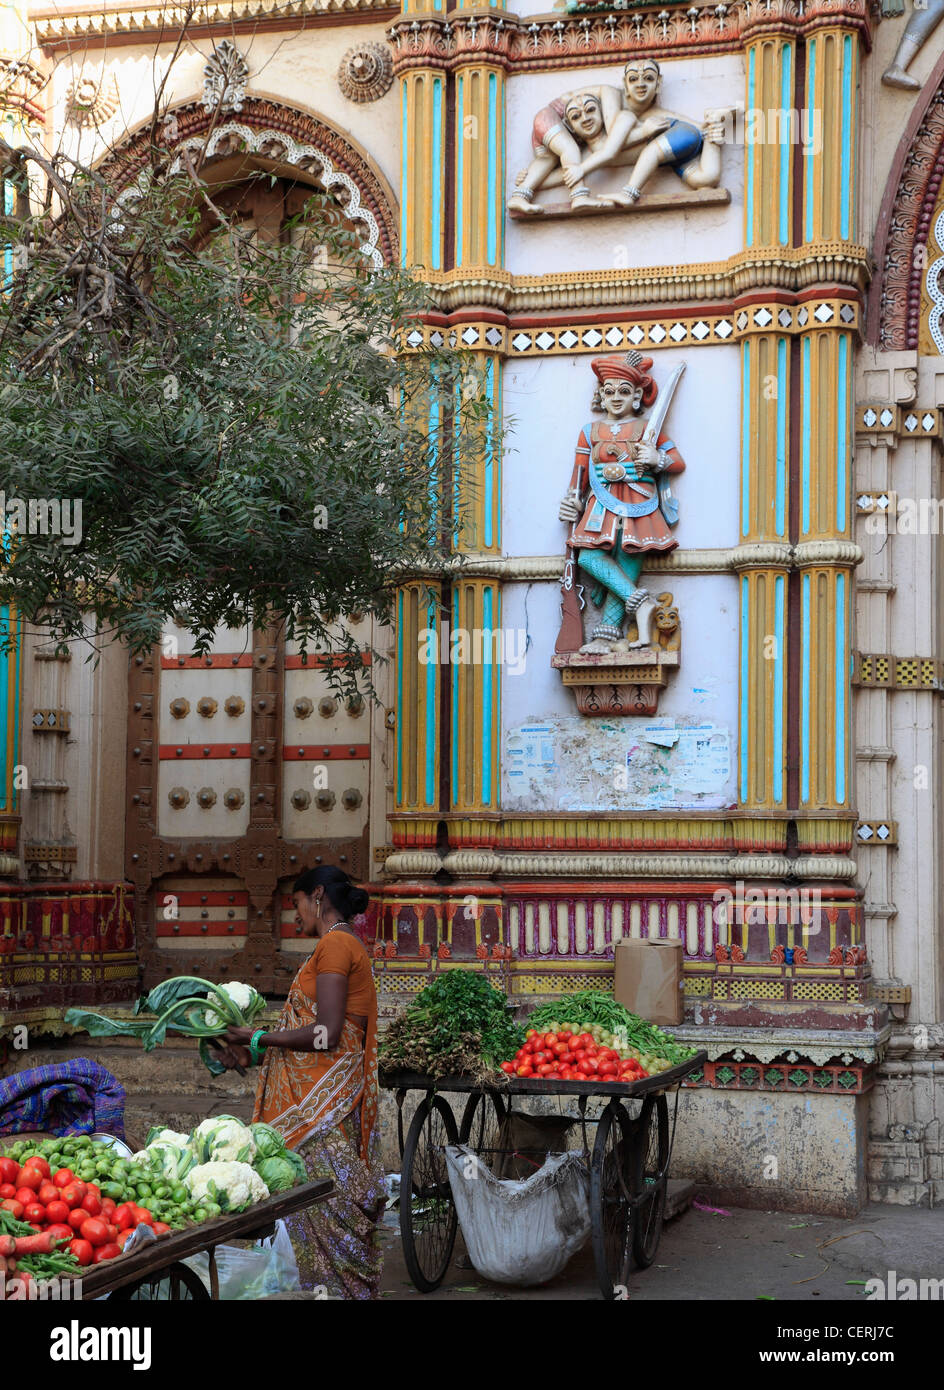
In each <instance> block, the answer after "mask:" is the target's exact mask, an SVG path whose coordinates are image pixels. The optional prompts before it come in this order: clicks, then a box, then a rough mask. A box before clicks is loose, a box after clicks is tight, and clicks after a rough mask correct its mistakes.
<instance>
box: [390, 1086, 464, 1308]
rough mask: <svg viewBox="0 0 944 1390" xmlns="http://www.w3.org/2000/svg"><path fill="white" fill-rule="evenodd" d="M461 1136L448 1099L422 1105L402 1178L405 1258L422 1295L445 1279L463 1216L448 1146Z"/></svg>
mask: <svg viewBox="0 0 944 1390" xmlns="http://www.w3.org/2000/svg"><path fill="white" fill-rule="evenodd" d="M458 1137H459V1132H458V1130H457V1129H456V1121H455V1116H454V1115H453V1113H452V1111H451V1110H450V1108H449V1105H448V1103H447V1102H446V1101H445V1100H443V1098H442V1096H427V1097H426V1099H425V1100H422V1101H420V1104H419V1105H418V1106H417V1108H416V1114H415V1115H414V1116H413V1123H412V1124H411V1125H410V1132H409V1134H408V1135H407V1136H406V1144H405V1145H404V1149H403V1168H402V1170H401V1175H400V1235H401V1237H402V1240H403V1258H404V1260H405V1261H406V1267H407V1269H408V1270H409V1273H410V1278H411V1279H412V1280H413V1283H414V1284H415V1285H416V1287H417V1288H418V1289H419V1291H420V1293H432V1291H433V1289H437V1288H438V1287H439V1285H440V1284H441V1283H442V1281H443V1277H444V1275H445V1273H446V1270H447V1269H448V1268H449V1261H450V1259H451V1258H452V1247H453V1245H454V1244H455V1240H456V1227H457V1226H458V1224H459V1218H458V1216H457V1215H456V1208H455V1205H454V1203H453V1200H452V1189H451V1187H450V1186H449V1174H448V1171H447V1169H446V1155H445V1152H444V1150H445V1147H446V1145H447V1144H455V1143H456V1141H457V1140H458Z"/></svg>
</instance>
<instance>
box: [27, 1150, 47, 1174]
mask: <svg viewBox="0 0 944 1390" xmlns="http://www.w3.org/2000/svg"><path fill="white" fill-rule="evenodd" d="M24 1166H25V1167H27V1168H35V1169H36V1171H37V1172H38V1173H39V1174H40V1175H41V1177H44V1178H48V1177H49V1164H48V1163H47V1162H46V1160H45V1159H44V1158H40V1157H39V1156H38V1155H37V1156H36V1158H28V1159H27V1160H26V1163H25V1165H24Z"/></svg>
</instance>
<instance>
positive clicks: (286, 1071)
mask: <svg viewBox="0 0 944 1390" xmlns="http://www.w3.org/2000/svg"><path fill="white" fill-rule="evenodd" d="M292 900H293V902H294V904H295V912H296V917H295V921H296V923H297V924H298V925H299V926H300V927H301V928H302V931H303V932H304V934H305V935H306V936H309V937H315V938H316V939H317V944H316V946H315V949H314V951H313V952H312V954H311V955H310V956H309V958H308V960H307V961H306V962H305V964H304V965H303V966H302V968H301V969H300V970H299V972H298V974H297V975H296V976H295V979H294V980H293V981H292V987H291V989H290V990H289V994H288V998H287V1000H286V1003H285V1008H284V1009H283V1010H282V1014H281V1017H280V1018H279V1022H278V1027H277V1028H276V1029H275V1030H274V1031H273V1032H271V1033H269V1032H266V1031H265V1030H264V1029H261V1028H257V1029H252V1028H231V1029H230V1031H229V1032H228V1033H227V1035H226V1040H227V1042H228V1043H229V1044H230V1047H229V1048H228V1049H227V1050H226V1053H225V1054H223V1058H224V1060H226V1061H228V1063H229V1065H234V1064H235V1062H236V1061H239V1062H240V1063H242V1064H243V1065H246V1064H247V1063H249V1062H250V1061H261V1068H262V1071H261V1075H260V1078H259V1086H258V1090H257V1092H256V1103H255V1107H254V1109H253V1116H252V1118H253V1120H254V1121H255V1120H264V1121H265V1122H266V1123H267V1124H270V1125H273V1126H274V1127H275V1128H276V1129H277V1130H279V1131H280V1132H281V1133H282V1134H284V1136H285V1140H286V1143H287V1145H288V1147H289V1148H292V1149H296V1150H297V1151H298V1152H299V1154H300V1155H301V1157H302V1158H303V1159H304V1161H305V1167H306V1168H307V1169H308V1172H309V1175H310V1176H311V1178H312V1179H318V1178H331V1179H332V1180H333V1181H334V1184H335V1186H336V1188H337V1195H336V1196H334V1197H332V1198H331V1199H330V1200H328V1201H326V1202H320V1203H318V1205H316V1206H314V1207H311V1208H310V1209H309V1210H308V1211H302V1212H298V1213H296V1214H295V1215H294V1216H289V1217H287V1218H286V1225H287V1226H288V1229H289V1234H290V1235H291V1237H292V1245H293V1246H294V1249H295V1257H296V1259H297V1261H298V1270H299V1274H300V1276H301V1287H302V1288H303V1289H319V1290H320V1289H324V1290H325V1291H326V1295H327V1297H329V1298H355V1299H356V1298H360V1299H367V1298H376V1297H377V1292H378V1286H379V1283H380V1275H381V1269H382V1259H383V1257H382V1254H381V1250H380V1244H379V1229H378V1222H379V1220H380V1217H381V1215H382V1213H383V1210H384V1206H385V1203H386V1197H387V1193H386V1188H385V1186H384V1171H383V1167H382V1165H381V1163H380V1157H379V1140H378V1133H377V991H376V989H375V988H374V980H373V974H372V971H371V967H370V959H369V957H368V955H367V951H366V949H365V947H364V945H363V942H362V941H361V940H360V938H359V937H358V936H357V935H356V934H355V933H354V932H353V931H352V930H351V928H350V926H349V925H348V920H347V919H348V918H350V917H353V916H355V915H356V914H357V913H359V912H363V911H364V909H365V908H366V907H367V901H368V899H367V894H366V893H365V892H364V890H363V889H362V888H357V887H356V886H355V885H354V884H353V883H352V882H351V880H350V878H349V877H348V876H347V874H346V873H344V872H343V870H341V869H337V868H334V867H333V866H329V865H325V866H323V867H321V868H318V869H309V870H307V871H306V872H305V873H303V874H302V875H301V876H300V878H299V879H298V880H297V882H296V883H295V886H294V888H293V890H292Z"/></svg>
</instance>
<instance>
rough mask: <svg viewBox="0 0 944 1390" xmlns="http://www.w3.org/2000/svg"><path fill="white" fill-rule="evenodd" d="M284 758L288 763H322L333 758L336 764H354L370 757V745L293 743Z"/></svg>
mask: <svg viewBox="0 0 944 1390" xmlns="http://www.w3.org/2000/svg"><path fill="white" fill-rule="evenodd" d="M282 757H283V758H284V759H285V761H286V762H287V763H302V762H320V761H321V759H322V758H333V759H334V761H335V762H338V761H341V762H353V761H356V760H357V759H359V758H369V757H370V744H369V743H308V744H301V743H293V744H291V745H288V744H286V746H285V747H284V748H283V749H282Z"/></svg>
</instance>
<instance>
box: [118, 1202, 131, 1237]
mask: <svg viewBox="0 0 944 1390" xmlns="http://www.w3.org/2000/svg"><path fill="white" fill-rule="evenodd" d="M115 1225H116V1226H117V1227H118V1229H119V1231H127V1230H128V1229H129V1227H131V1226H133V1225H134V1207H133V1205H132V1204H131V1203H130V1202H122V1204H121V1206H120V1207H116V1208H115Z"/></svg>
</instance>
